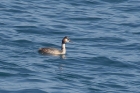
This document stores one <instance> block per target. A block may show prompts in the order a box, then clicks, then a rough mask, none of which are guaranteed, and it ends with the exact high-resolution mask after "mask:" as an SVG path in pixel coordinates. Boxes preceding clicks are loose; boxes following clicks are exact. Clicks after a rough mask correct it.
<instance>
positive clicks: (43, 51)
mask: <svg viewBox="0 0 140 93" xmlns="http://www.w3.org/2000/svg"><path fill="white" fill-rule="evenodd" d="M67 42H70V39H69V38H68V37H67V36H65V37H64V38H63V39H62V45H61V50H58V49H55V48H40V49H39V50H38V52H39V53H41V54H52V55H59V54H65V53H66V47H65V44H66V43H67Z"/></svg>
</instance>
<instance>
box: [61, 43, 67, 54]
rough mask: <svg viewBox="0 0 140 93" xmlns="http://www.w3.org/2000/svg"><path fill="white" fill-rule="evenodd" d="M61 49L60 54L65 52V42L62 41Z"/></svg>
mask: <svg viewBox="0 0 140 93" xmlns="http://www.w3.org/2000/svg"><path fill="white" fill-rule="evenodd" d="M61 50H62V54H65V53H66V44H65V43H62V45H61Z"/></svg>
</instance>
